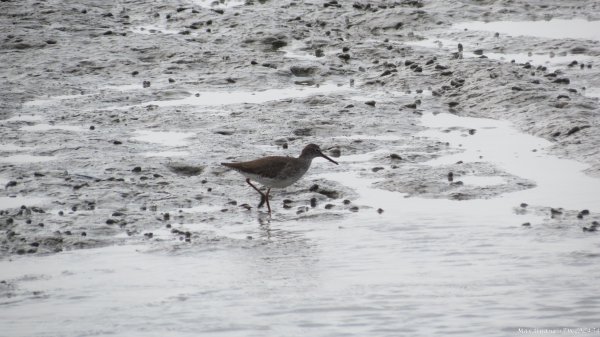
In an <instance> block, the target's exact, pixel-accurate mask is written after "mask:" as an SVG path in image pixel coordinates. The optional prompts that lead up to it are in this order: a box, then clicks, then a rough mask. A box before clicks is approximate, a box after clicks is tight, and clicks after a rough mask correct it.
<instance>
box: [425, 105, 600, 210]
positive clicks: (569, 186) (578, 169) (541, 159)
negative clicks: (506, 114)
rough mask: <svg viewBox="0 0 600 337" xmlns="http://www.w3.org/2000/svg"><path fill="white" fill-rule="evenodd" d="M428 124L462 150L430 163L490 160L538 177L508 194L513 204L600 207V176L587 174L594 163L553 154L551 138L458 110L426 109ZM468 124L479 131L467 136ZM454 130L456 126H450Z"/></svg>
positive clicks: (508, 169) (432, 134)
mask: <svg viewBox="0 0 600 337" xmlns="http://www.w3.org/2000/svg"><path fill="white" fill-rule="evenodd" d="M422 123H423V125H424V126H427V127H429V128H430V129H428V130H426V131H424V132H422V133H420V135H422V136H426V137H431V138H435V139H438V140H440V141H442V142H449V143H450V146H452V147H454V148H458V149H461V150H462V152H460V153H456V154H452V155H448V156H444V157H441V158H437V159H434V160H431V161H429V162H427V163H425V164H427V165H448V164H453V163H456V162H458V161H463V162H465V163H467V162H482V161H483V162H490V163H493V164H495V165H497V166H498V167H499V168H501V169H503V170H505V171H506V172H508V173H510V174H513V175H516V176H518V177H521V178H523V179H527V180H531V181H534V182H535V183H536V184H537V187H535V188H533V189H528V190H524V191H520V192H514V193H511V194H509V195H505V196H503V198H504V199H506V200H509V196H510V200H511V203H512V204H513V205H514V203H517V204H518V203H520V202H523V201H526V202H528V203H529V204H536V205H540V206H557V207H565V208H568V209H574V210H577V209H584V208H589V209H590V210H595V211H600V195H598V193H597V192H595V191H598V190H600V179H596V178H592V177H590V176H588V175H586V174H584V173H583V171H584V170H585V169H587V168H588V165H586V164H583V163H579V162H576V161H573V160H567V159H560V158H557V157H555V156H552V155H549V154H547V153H546V152H545V151H544V148H546V147H549V146H550V145H551V143H550V142H549V141H547V140H544V139H541V138H537V137H535V136H531V135H528V134H524V133H521V132H519V131H517V130H516V129H514V128H513V127H512V126H511V124H510V123H509V122H506V121H497V120H492V119H485V118H470V117H459V116H456V115H452V114H448V113H441V114H437V115H434V114H425V115H423V119H422ZM456 127H459V128H462V130H464V129H469V130H475V132H474V133H473V134H472V135H470V134H469V135H468V136H465V132H463V131H462V130H461V129H453V128H456ZM449 130H451V131H449Z"/></svg>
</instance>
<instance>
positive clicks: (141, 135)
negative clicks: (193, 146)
mask: <svg viewBox="0 0 600 337" xmlns="http://www.w3.org/2000/svg"><path fill="white" fill-rule="evenodd" d="M134 134H136V136H134V137H133V138H132V139H133V140H137V141H141V142H148V143H156V144H160V145H163V146H185V145H187V144H188V143H189V140H188V139H189V138H191V137H193V136H195V134H194V133H192V132H174V131H150V130H138V131H136V132H135V133H134Z"/></svg>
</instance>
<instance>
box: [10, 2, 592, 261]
mask: <svg viewBox="0 0 600 337" xmlns="http://www.w3.org/2000/svg"><path fill="white" fill-rule="evenodd" d="M2 8H3V11H2V14H0V20H1V21H0V24H1V25H2V27H3V28H4V29H3V30H2V36H0V41H2V49H3V53H2V54H1V55H0V58H1V62H0V64H1V65H0V67H1V69H2V71H1V76H2V81H1V83H0V92H1V94H2V97H3V98H4V99H2V101H1V103H0V104H1V106H0V108H1V109H0V118H2V120H1V123H2V129H1V131H0V132H1V139H2V141H1V144H0V151H1V154H2V160H0V182H2V185H4V186H5V187H4V189H3V190H2V191H0V193H1V194H0V197H1V198H2V199H0V200H2V202H3V203H5V205H2V207H0V208H1V209H2V210H3V211H2V214H0V229H1V233H0V245H1V247H0V251H1V254H2V255H4V256H6V255H10V254H28V253H29V254H34V253H50V252H57V251H61V250H63V249H72V248H86V247H95V246H99V245H106V244H112V243H118V242H131V241H144V240H145V241H152V240H156V237H154V234H153V233H154V232H156V231H157V230H158V229H167V230H168V231H169V233H170V234H169V235H170V236H167V237H169V238H170V239H171V240H173V241H183V242H185V241H186V240H188V239H189V240H188V241H189V242H190V243H197V244H207V243H209V242H213V241H214V240H215V237H216V238H218V234H215V233H214V232H211V231H210V230H202V231H200V230H199V231H197V232H194V231H193V230H190V229H185V230H184V229H180V230H179V229H178V230H177V231H173V230H174V229H176V228H174V226H176V225H177V224H178V223H184V222H185V223H208V224H212V225H214V226H220V225H223V224H233V223H237V222H244V221H247V219H248V217H251V218H255V217H256V216H257V214H256V212H257V209H256V205H257V204H258V198H257V196H256V195H255V193H254V191H252V190H250V189H249V188H247V186H245V184H244V181H243V179H241V177H240V176H238V175H235V174H233V173H230V172H228V171H227V170H225V169H224V168H222V167H220V166H219V163H220V162H222V161H230V160H246V159H252V158H255V157H258V156H263V155H271V154H284V155H297V154H298V153H299V151H300V149H301V148H302V147H303V146H304V145H305V144H306V143H309V142H312V143H317V144H320V145H321V147H322V148H323V149H325V150H326V152H327V153H328V154H330V155H332V156H335V157H339V158H343V157H347V156H353V155H361V154H365V153H369V152H372V151H376V150H378V149H383V151H384V152H383V153H381V154H380V155H378V157H376V158H375V160H373V161H372V162H370V163H369V164H368V167H365V168H364V172H363V175H364V176H365V177H368V178H382V179H383V180H382V181H380V182H378V183H377V185H376V186H378V187H381V188H383V189H387V190H392V191H398V192H403V193H406V194H408V195H410V196H418V197H427V198H447V199H458V200H462V199H469V200H470V199H480V198H491V197H494V196H498V195H501V194H503V193H507V192H514V191H519V190H522V189H528V188H532V187H533V186H534V184H533V183H532V182H530V181H528V180H526V179H522V178H519V177H516V176H513V175H511V174H508V173H506V172H503V171H502V170H500V169H498V168H497V167H495V166H494V165H493V164H489V163H486V162H485V161H482V162H480V163H470V164H467V165H463V166H460V167H455V166H452V167H441V168H440V167H436V168H431V167H425V166H423V167H415V166H410V165H413V164H419V163H423V162H426V161H427V160H429V159H434V158H437V157H441V156H445V155H448V154H450V153H453V152H455V151H460V149H456V148H453V147H452V146H449V145H448V144H444V143H441V142H437V141H435V140H433V139H431V138H426V137H420V136H419V135H418V133H419V132H421V131H423V130H424V129H425V127H424V126H423V125H421V117H422V115H423V114H424V113H428V112H433V113H445V112H451V113H453V114H457V115H463V116H477V117H489V118H494V119H506V120H510V121H511V122H513V123H514V125H515V126H516V127H518V128H519V129H520V130H523V131H525V132H528V133H530V134H534V135H537V136H540V137H543V138H545V139H547V140H550V141H551V142H552V143H553V144H554V145H553V151H554V153H556V154H557V155H561V156H566V157H568V158H572V159H576V160H578V161H583V162H586V163H589V164H591V165H592V166H591V168H590V169H589V170H588V172H589V173H590V174H592V175H595V176H597V175H598V174H599V172H600V154H599V150H598V144H600V138H599V137H600V136H599V135H598V132H597V127H598V112H599V105H598V104H599V103H598V99H597V98H595V97H591V96H586V95H585V92H586V91H585V90H584V89H583V87H586V88H592V87H598V86H600V83H598V82H597V81H598V78H600V77H599V76H598V66H599V65H598V61H597V60H598V56H599V55H600V47H599V46H598V43H597V41H593V40H585V39H583V40H582V39H568V38H565V39H558V40H551V41H550V42H548V41H547V40H545V39H543V38H536V37H512V36H507V35H504V34H498V35H497V36H496V35H495V34H494V33H490V32H488V33H485V32H470V31H466V32H465V31H464V30H463V31H456V30H451V27H452V25H453V24H454V23H457V22H462V21H476V20H489V21H498V20H509V19H510V20H534V19H535V20H540V19H549V18H562V19H571V18H575V17H577V18H587V19H600V18H599V17H593V14H592V13H598V12H599V11H598V5H597V4H596V3H595V2H594V1H585V2H581V1H572V2H568V1H567V2H565V1H556V2H555V3H551V4H549V3H548V2H547V1H539V2H531V1H526V2H525V1H521V2H519V1H517V2H511V3H510V4H499V3H497V2H493V3H492V2H490V3H488V2H483V3H482V2H480V1H473V2H454V1H443V2H439V1H436V2H433V1H431V2H430V1H399V2H398V1H395V2H384V3H381V2H368V1H358V2H342V1H340V2H336V1H314V2H308V1H307V2H297V1H285V2H271V1H247V2H246V3H245V4H243V5H240V6H233V7H226V8H221V7H213V8H207V7H203V6H201V5H200V3H194V2H192V1H189V2H184V1H182V2H180V3H169V4H156V3H154V2H148V3H145V2H139V1H125V2H120V3H119V4H118V5H116V4H111V3H106V2H89V3H87V4H85V5H83V4H81V3H79V2H77V1H71V2H50V3H38V2H33V1H31V2H21V1H20V2H16V1H7V2H3V3H2ZM427 39H434V40H435V39H446V40H450V41H452V42H451V43H450V44H446V45H445V47H433V48H432V47H427V46H423V45H419V44H415V43H419V42H422V41H424V40H427ZM457 41H458V42H461V43H462V44H464V51H463V54H464V55H462V57H461V55H458V54H457V52H458V50H457V47H456V46H455V45H454V43H455V42H457ZM479 50H481V51H479ZM474 52H476V56H473V57H470V56H469V55H470V53H474ZM529 52H531V53H534V54H535V53H541V54H547V53H555V54H561V55H562V54H564V55H566V56H565V57H570V56H572V58H573V60H572V61H577V60H578V59H579V60H580V61H579V62H577V64H576V65H572V62H570V63H569V65H561V66H558V67H557V68H556V69H552V68H549V66H548V65H545V64H531V63H523V62H514V63H511V62H510V60H505V61H502V60H496V59H493V58H491V57H490V58H482V56H486V54H490V53H506V54H519V53H529ZM582 66H583V67H582ZM232 92H233V94H231V93H232ZM223 102H227V103H228V104H225V105H224V104H223ZM460 132H463V133H464V134H465V136H470V132H471V131H470V130H469V129H465V130H460ZM473 132H475V133H476V132H477V130H474V131H473ZM357 136H358V137H357ZM368 136H378V137H368ZM386 136H387V137H386ZM393 155H396V156H397V157H394V156H393ZM313 165H314V166H313V168H312V169H311V173H312V174H315V175H318V174H320V173H323V172H328V171H332V170H333V171H334V172H337V171H340V170H345V168H344V167H335V168H332V167H330V166H328V165H327V163H323V162H318V161H316V162H315V163H314V164H313ZM449 172H453V174H454V175H456V181H454V180H452V181H450V180H449V179H448V174H449ZM466 173H468V175H476V176H477V175H480V176H490V175H493V176H501V177H504V178H505V180H504V183H503V184H499V185H494V186H493V187H491V188H479V187H478V186H474V187H473V186H469V185H468V184H464V185H461V184H459V183H457V182H458V181H460V177H461V176H462V175H465V174H466ZM315 184H317V185H318V187H317V188H315V187H314V185H315ZM33 198H39V199H37V200H35V201H34V200H33ZM356 198H357V194H356V192H355V191H354V190H353V189H352V188H351V187H349V186H345V185H343V184H340V183H338V182H335V181H331V180H327V179H321V180H319V179H316V178H311V177H310V176H308V177H307V179H305V180H303V181H301V182H300V183H299V184H297V185H295V186H294V187H293V188H290V189H288V190H286V191H278V192H277V193H273V201H272V205H275V208H276V213H277V214H276V215H274V218H275V220H276V221H285V220H289V219H299V218H304V217H308V218H310V219H316V220H315V221H328V219H337V218H343V217H352V216H353V214H354V213H355V212H356V211H360V212H362V211H366V212H373V214H376V210H375V209H372V208H367V207H363V206H364V205H357V204H354V203H353V200H354V199H356ZM537 206H539V207H542V208H543V207H560V206H561V205H537ZM570 211H572V212H576V213H577V212H578V211H579V210H576V209H573V210H570ZM249 214H250V216H249ZM577 214H578V213H577ZM592 216H593V215H592ZM584 225H585V226H588V225H589V224H582V226H584ZM168 226H171V227H168ZM182 233H183V234H182ZM188 233H189V234H188ZM245 240H246V239H241V240H240V244H246V243H245V242H246V241H245Z"/></svg>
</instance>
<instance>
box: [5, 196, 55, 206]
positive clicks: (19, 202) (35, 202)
mask: <svg viewBox="0 0 600 337" xmlns="http://www.w3.org/2000/svg"><path fill="white" fill-rule="evenodd" d="M47 202H48V199H46V198H36V197H24V196H15V197H14V198H13V197H0V209H9V208H18V207H21V206H23V205H25V206H41V205H44V204H45V203H47Z"/></svg>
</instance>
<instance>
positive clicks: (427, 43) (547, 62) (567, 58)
mask: <svg viewBox="0 0 600 337" xmlns="http://www.w3.org/2000/svg"><path fill="white" fill-rule="evenodd" d="M458 43H459V41H458V40H451V39H442V38H429V39H425V40H421V41H411V42H407V43H406V44H408V45H411V46H419V47H424V48H439V49H442V50H445V51H448V52H455V51H456V50H457V46H458ZM461 44H462V45H463V47H464V50H465V51H464V52H463V56H464V57H468V58H478V57H480V56H481V55H478V54H475V53H473V52H472V51H474V50H476V49H479V48H480V47H479V45H478V44H477V43H469V42H467V41H465V40H464V39H462V40H461ZM483 55H485V56H487V57H488V58H490V59H493V60H498V61H502V62H512V61H514V62H516V63H527V62H529V63H530V64H533V65H544V66H546V67H547V68H548V69H549V70H550V71H552V70H554V69H556V68H558V67H566V66H568V65H569V64H571V62H573V61H577V62H579V63H584V62H589V61H593V60H594V59H595V58H594V57H592V56H588V55H581V54H577V55H575V54H568V53H564V54H554V53H494V52H487V51H485V50H484V54H483Z"/></svg>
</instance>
